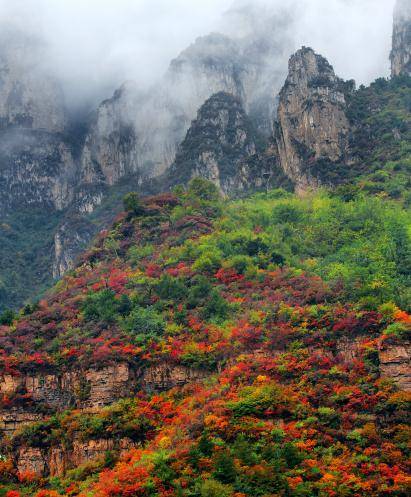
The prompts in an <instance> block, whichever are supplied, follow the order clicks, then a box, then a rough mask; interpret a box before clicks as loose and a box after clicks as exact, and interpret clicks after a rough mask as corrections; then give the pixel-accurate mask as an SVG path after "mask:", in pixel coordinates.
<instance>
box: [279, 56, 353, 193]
mask: <svg viewBox="0 0 411 497" xmlns="http://www.w3.org/2000/svg"><path fill="white" fill-rule="evenodd" d="M350 88H352V83H348V84H346V83H344V82H343V80H341V79H340V78H338V77H337V76H336V75H335V73H334V69H333V68H332V66H331V65H330V64H329V63H328V61H327V60H326V59H325V58H324V57H322V56H321V55H318V54H316V53H315V52H314V51H313V50H312V49H311V48H305V47H303V48H302V49H301V50H299V51H298V52H297V53H295V54H294V55H293V56H292V57H291V59H290V62H289V73H288V77H287V80H286V82H285V85H284V87H283V89H282V90H281V92H280V101H279V106H278V127H277V131H276V137H277V146H278V153H279V159H280V164H281V166H282V168H283V170H284V172H285V173H286V174H287V176H288V177H289V178H290V179H291V180H292V181H293V183H294V184H295V185H296V189H297V190H298V191H305V190H307V189H309V188H315V187H318V186H319V185H321V184H323V183H325V182H326V178H324V177H323V176H322V172H323V171H324V170H325V171H326V172H329V171H330V170H332V169H335V168H338V167H339V166H340V165H341V163H344V162H346V161H347V158H348V154H349V132H350V124H349V121H348V118H347V115H346V108H347V106H346V99H345V92H346V91H348V90H350Z"/></svg>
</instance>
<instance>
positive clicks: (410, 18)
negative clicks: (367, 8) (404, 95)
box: [391, 0, 411, 76]
mask: <svg viewBox="0 0 411 497" xmlns="http://www.w3.org/2000/svg"><path fill="white" fill-rule="evenodd" d="M391 75H392V76H400V75H408V76H410V75H411V4H410V2H409V0H397V3H396V6H395V12H394V31H393V38H392V52H391Z"/></svg>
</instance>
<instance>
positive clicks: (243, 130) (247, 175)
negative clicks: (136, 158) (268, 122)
mask: <svg viewBox="0 0 411 497" xmlns="http://www.w3.org/2000/svg"><path fill="white" fill-rule="evenodd" d="M258 148H259V147H258V136H257V132H256V130H255V128H254V126H253V124H252V122H251V120H250V118H249V117H248V116H247V114H246V113H245V111H244V108H243V106H242V104H241V101H240V99H239V98H237V97H234V96H233V95H231V94H228V93H223V92H221V93H217V94H216V95H213V96H212V97H211V98H210V99H209V100H207V101H206V103H205V104H204V105H203V106H202V107H201V109H200V110H199V112H198V115H197V119H196V120H195V121H193V122H192V124H191V127H190V129H189V130H188V133H187V136H186V138H185V140H184V141H183V143H182V145H181V146H180V148H179V151H178V152H177V156H176V160H175V162H174V164H173V165H172V166H171V168H170V171H169V173H168V178H169V179H168V183H170V184H179V183H180V184H186V183H188V182H189V181H190V179H192V178H194V177H201V178H206V179H208V180H209V181H212V182H213V183H215V184H216V185H217V186H218V187H219V188H220V190H221V191H222V192H223V193H226V194H229V193H232V192H234V191H241V190H247V189H249V188H251V187H255V186H261V185H262V184H263V182H264V181H267V180H266V179H265V178H264V177H263V174H264V171H263V168H261V170H260V171H254V170H253V164H254V162H255V161H257V160H258V152H259V150H258ZM253 173H255V174H253Z"/></svg>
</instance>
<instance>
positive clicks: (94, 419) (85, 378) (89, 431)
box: [1, 180, 411, 497]
mask: <svg viewBox="0 0 411 497" xmlns="http://www.w3.org/2000/svg"><path fill="white" fill-rule="evenodd" d="M125 208H126V213H125V214H123V215H121V216H120V217H119V218H118V219H117V221H116V222H115V224H114V225H113V227H112V228H111V229H110V230H109V231H107V232H105V233H104V234H102V236H101V237H100V238H99V240H98V242H97V243H96V245H95V247H94V248H93V249H91V250H90V251H89V252H88V253H87V254H86V255H85V256H84V258H83V261H82V263H81V265H80V266H79V267H78V268H77V269H76V270H75V271H73V272H72V273H70V274H69V275H67V276H66V277H65V278H64V279H63V280H62V281H61V282H60V283H59V284H58V285H57V287H56V288H55V289H54V290H53V291H52V292H51V293H50V295H49V296H48V297H47V298H46V299H45V300H43V301H41V302H40V303H39V304H38V305H36V306H33V307H30V308H26V309H25V310H24V311H22V313H20V315H19V316H16V317H15V318H11V316H9V318H10V327H8V326H3V328H2V329H1V335H2V338H1V346H2V350H3V352H2V358H1V360H2V367H3V372H4V373H3V374H4V376H3V383H2V391H3V395H4V397H3V411H2V423H3V426H4V427H5V428H6V438H4V440H3V453H4V458H3V462H2V477H1V478H2V482H3V483H2V485H3V494H4V495H7V496H8V497H12V496H13V497H14V496H15V495H22V496H26V495H27V496H28V495H36V496H38V497H40V496H42V497H46V496H57V495H82V496H99V497H102V496H110V497H114V496H126V495H127V496H131V495H133V496H134V495H142V496H155V495H170V496H172V495H178V496H183V495H184V496H185V495H187V496H197V495H198V496H221V495H224V496H225V495H226V496H231V495H233V496H234V495H246V496H247V495H261V496H263V495H287V496H288V495H289V496H306V495H307V496H308V495H331V496H333V495H350V496H351V495H352V496H357V495H358V496H359V495H363V494H364V493H366V495H370V496H374V495H375V496H382V495H396V496H405V495H407V491H408V490H407V488H408V486H407V485H408V484H409V479H408V477H407V464H406V460H407V456H408V455H409V452H408V450H409V445H408V444H409V440H408V438H407V430H406V423H408V422H409V419H408V416H409V407H410V404H409V400H410V399H409V393H407V392H409V389H410V387H411V379H410V375H409V369H408V368H407V361H409V354H410V352H409V347H410V346H409V333H410V316H409V314H407V312H406V311H407V310H408V311H409V310H410V309H409V302H410V299H409V297H407V291H408V290H409V287H410V285H409V278H410V234H409V229H410V214H409V212H407V211H406V210H405V209H404V208H403V207H402V205H401V204H400V203H398V202H395V201H391V200H386V199H381V198H377V197H369V196H364V195H361V194H358V196H357V198H355V199H346V198H344V195H343V196H342V197H340V196H338V195H336V194H332V195H330V194H329V193H326V192H318V193H316V194H313V195H311V196H308V197H306V198H304V199H298V198H296V197H295V196H293V195H291V194H289V193H286V192H284V191H281V190H274V191H271V192H269V193H268V194H258V195H256V196H253V197H250V198H249V199H244V200H240V201H227V200H223V199H222V198H221V197H220V195H219V193H218V191H217V189H216V188H215V186H214V185H212V184H211V183H207V182H205V181H203V180H194V181H193V182H192V183H191V184H190V187H189V189H188V190H187V191H183V190H179V191H178V192H177V193H176V194H167V195H162V196H158V197H152V198H147V199H146V200H145V201H144V202H142V201H140V200H139V198H138V197H137V196H136V195H133V194H131V195H129V196H127V197H126V199H125ZM162 392H163V393H162ZM105 405H107V407H104V406H105ZM29 418H30V419H32V424H27V419H29ZM41 488H43V490H38V489H41ZM13 489H15V490H13ZM46 489H47V490H46ZM13 492H14V493H13ZM16 492H17V493H16Z"/></svg>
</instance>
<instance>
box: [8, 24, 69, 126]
mask: <svg viewBox="0 0 411 497" xmlns="http://www.w3.org/2000/svg"><path fill="white" fill-rule="evenodd" d="M0 43H1V48H0V129H1V128H5V127H7V126H19V127H24V128H29V129H34V130H43V131H48V132H50V133H55V132H60V131H62V130H63V129H64V127H65V125H66V114H65V109H64V99H63V94H62V90H61V88H60V86H59V84H58V83H57V81H55V80H54V79H53V78H52V77H50V76H49V75H48V74H47V71H46V70H45V69H44V68H43V67H42V58H43V56H44V53H43V51H42V46H41V44H40V43H39V41H38V40H35V39H31V38H29V37H27V36H25V35H24V34H22V33H19V32H15V31H14V30H13V31H12V30H10V29H7V28H5V27H4V26H2V34H1V35H0Z"/></svg>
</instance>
